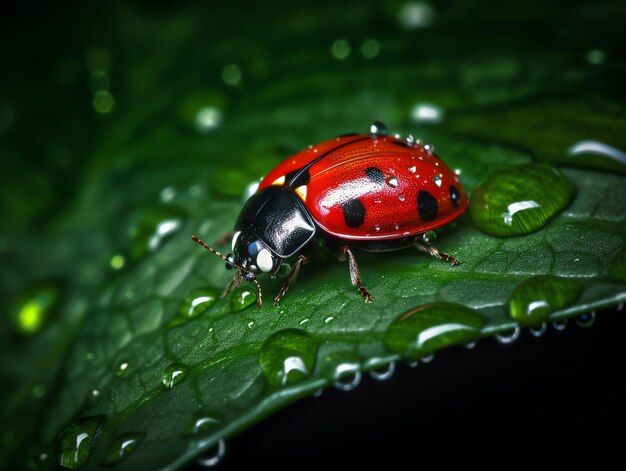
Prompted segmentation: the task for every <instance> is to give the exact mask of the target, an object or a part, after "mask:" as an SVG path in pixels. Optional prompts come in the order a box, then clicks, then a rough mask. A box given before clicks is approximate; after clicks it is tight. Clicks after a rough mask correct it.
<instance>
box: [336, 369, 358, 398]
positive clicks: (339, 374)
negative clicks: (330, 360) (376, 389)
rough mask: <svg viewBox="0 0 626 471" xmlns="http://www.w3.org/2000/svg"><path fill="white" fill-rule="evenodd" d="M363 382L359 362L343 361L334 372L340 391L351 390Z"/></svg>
mask: <svg viewBox="0 0 626 471" xmlns="http://www.w3.org/2000/svg"><path fill="white" fill-rule="evenodd" d="M360 383H361V370H360V367H359V365H358V363H342V364H340V365H338V366H337V368H336V369H335V374H334V383H333V384H334V386H335V388H337V389H339V390H340V391H350V390H352V389H354V388H356V387H357V386H358V385H359V384H360Z"/></svg>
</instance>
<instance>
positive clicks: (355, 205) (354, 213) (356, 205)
mask: <svg viewBox="0 0 626 471" xmlns="http://www.w3.org/2000/svg"><path fill="white" fill-rule="evenodd" d="M341 209H342V210H343V218H344V219H345V221H346V226H348V227H354V228H357V227H359V226H361V225H362V224H363V221H365V206H364V205H363V203H361V200H359V199H357V198H355V199H353V200H349V201H346V202H345V203H344V204H343V205H342V206H341Z"/></svg>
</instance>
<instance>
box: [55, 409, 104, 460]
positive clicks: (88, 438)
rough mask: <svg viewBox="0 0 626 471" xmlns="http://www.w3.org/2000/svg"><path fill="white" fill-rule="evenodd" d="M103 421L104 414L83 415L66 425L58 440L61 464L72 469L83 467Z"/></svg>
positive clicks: (58, 454) (58, 455) (57, 448)
mask: <svg viewBox="0 0 626 471" xmlns="http://www.w3.org/2000/svg"><path fill="white" fill-rule="evenodd" d="M103 421H104V416H93V417H82V418H80V419H76V420H74V421H72V422H70V423H69V424H68V425H66V426H65V428H63V430H62V431H61V433H60V434H59V436H58V438H57V442H56V450H57V457H58V459H59V465H61V466H63V467H65V468H70V469H78V468H80V467H82V466H83V465H84V464H85V463H86V462H87V460H88V459H89V453H90V452H91V446H92V444H93V442H94V440H95V438H96V436H97V435H98V433H99V431H100V427H101V426H102V423H103Z"/></svg>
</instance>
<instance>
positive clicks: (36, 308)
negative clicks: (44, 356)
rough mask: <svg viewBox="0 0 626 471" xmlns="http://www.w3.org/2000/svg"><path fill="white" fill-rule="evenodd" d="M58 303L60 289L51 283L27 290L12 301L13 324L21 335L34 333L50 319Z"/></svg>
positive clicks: (11, 315) (11, 314)
mask: <svg viewBox="0 0 626 471" xmlns="http://www.w3.org/2000/svg"><path fill="white" fill-rule="evenodd" d="M58 303H59V291H58V290H57V289H56V288H55V287H53V286H51V285H49V286H41V287H38V288H34V289H30V290H27V291H25V292H23V293H21V294H19V295H17V296H16V298H15V300H14V301H13V302H12V303H11V307H10V311H9V316H10V319H11V324H12V325H13V328H14V329H15V331H16V332H18V333H19V334H21V335H24V336H31V335H34V334H36V333H37V332H39V331H41V329H43V327H44V326H45V325H46V323H47V322H48V321H49V320H50V318H51V317H52V316H53V314H54V311H55V309H56V308H57V306H58Z"/></svg>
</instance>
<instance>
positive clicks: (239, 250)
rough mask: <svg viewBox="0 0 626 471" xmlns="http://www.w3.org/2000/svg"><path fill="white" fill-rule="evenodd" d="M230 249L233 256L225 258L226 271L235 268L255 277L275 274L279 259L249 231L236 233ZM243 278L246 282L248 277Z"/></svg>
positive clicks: (279, 262)
mask: <svg viewBox="0 0 626 471" xmlns="http://www.w3.org/2000/svg"><path fill="white" fill-rule="evenodd" d="M232 248H233V253H234V255H231V254H229V255H227V256H226V259H227V260H226V269H228V270H230V269H231V268H234V267H236V266H239V267H240V269H241V270H242V271H244V272H248V273H251V274H253V275H257V274H259V273H276V271H277V270H278V268H279V267H280V264H281V261H282V260H281V259H280V258H279V257H276V256H275V255H274V254H272V251H271V250H270V249H269V247H268V246H267V245H266V244H265V243H264V242H262V241H261V240H259V238H258V237H256V236H255V235H254V234H252V233H251V232H250V231H246V230H244V231H237V232H235V235H234V236H233V242H232ZM243 276H244V277H245V278H246V280H247V281H250V280H248V277H246V274H245V273H244V274H243Z"/></svg>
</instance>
